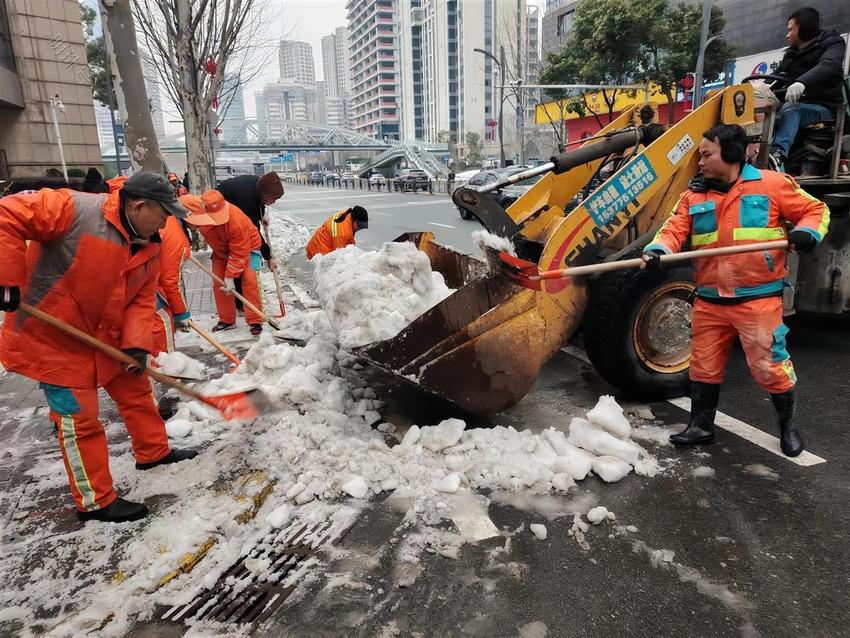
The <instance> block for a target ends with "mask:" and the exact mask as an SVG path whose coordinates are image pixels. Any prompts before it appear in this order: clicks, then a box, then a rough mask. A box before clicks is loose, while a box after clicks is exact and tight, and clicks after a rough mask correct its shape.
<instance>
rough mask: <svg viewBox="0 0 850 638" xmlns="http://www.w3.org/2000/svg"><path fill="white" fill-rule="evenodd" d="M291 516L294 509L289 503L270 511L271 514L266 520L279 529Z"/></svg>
mask: <svg viewBox="0 0 850 638" xmlns="http://www.w3.org/2000/svg"><path fill="white" fill-rule="evenodd" d="M291 518H292V509H291V508H290V507H289V505H281V506H280V507H276V508H275V509H273V510H272V511H271V512H269V515H268V516H266V522H267V523H268V524H269V525H271V526H272V527H273V528H275V529H278V528H279V527H283V526H284V525H286V524H287V523H288V522H289V520H290V519H291Z"/></svg>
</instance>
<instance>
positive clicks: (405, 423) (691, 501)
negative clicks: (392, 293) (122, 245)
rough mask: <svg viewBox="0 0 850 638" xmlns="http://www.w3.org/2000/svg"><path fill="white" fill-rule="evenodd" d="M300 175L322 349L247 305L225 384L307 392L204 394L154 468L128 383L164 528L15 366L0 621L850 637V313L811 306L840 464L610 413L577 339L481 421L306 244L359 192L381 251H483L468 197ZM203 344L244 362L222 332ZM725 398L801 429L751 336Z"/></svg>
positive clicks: (133, 485) (752, 421) (144, 488)
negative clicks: (105, 495) (85, 499)
mask: <svg viewBox="0 0 850 638" xmlns="http://www.w3.org/2000/svg"><path fill="white" fill-rule="evenodd" d="M287 191H288V192H287V195H286V197H285V199H284V200H283V205H282V209H283V210H285V211H288V212H289V213H290V214H291V215H293V217H295V218H297V219H298V220H300V221H301V222H303V224H305V225H306V226H308V227H309V228H301V229H296V228H294V227H293V225H292V224H291V223H289V222H287V223H281V220H280V219H278V220H277V221H273V232H274V233H275V237H274V243H275V247H276V249H277V250H278V252H279V253H289V252H293V253H294V254H293V255H292V256H291V257H290V258H288V259H285V260H282V261H284V262H285V269H286V276H285V277H284V282H285V288H286V297H287V305H288V309H289V313H290V315H291V316H292V317H291V319H290V320H289V322H291V325H290V329H291V330H292V334H293V336H299V337H300V338H302V339H306V338H308V337H310V341H309V342H308V343H307V344H306V346H303V347H302V346H299V345H296V344H294V343H287V342H280V341H273V340H271V339H270V338H269V337H268V336H266V337H264V338H263V339H262V340H261V341H260V342H259V343H258V344H257V345H256V346H255V347H254V348H252V349H251V351H250V352H247V353H246V350H247V347H248V346H249V345H251V344H252V343H254V341H253V340H252V339H250V337H249V335H248V333H247V329H246V327H245V326H244V325H240V326H239V328H238V329H237V330H235V331H232V332H228V333H223V334H222V337H223V339H224V340H225V341H227V342H228V344H229V347H231V348H233V349H234V350H236V351H237V353H238V354H239V356H241V357H244V358H245V363H244V364H243V368H240V371H239V372H237V373H236V374H234V375H227V376H226V377H222V378H220V379H217V380H215V381H213V382H212V384H211V386H210V387H212V388H228V387H237V386H239V385H240V384H249V383H260V384H263V389H264V390H265V391H266V392H267V393H268V394H269V395H270V396H271V397H272V398H273V399H274V400H275V401H276V403H277V404H278V406H279V407H280V411H279V412H278V413H277V414H276V415H272V416H269V417H265V418H263V419H260V420H257V421H256V422H254V423H250V424H225V423H221V422H220V421H219V420H218V419H217V418H216V417H215V415H211V414H210V413H209V412H207V411H206V410H204V409H201V408H199V407H198V406H197V405H196V404H194V403H189V404H183V405H182V406H181V407H180V412H179V414H178V416H177V419H179V420H180V424H181V426H183V427H181V428H179V429H175V432H178V430H179V432H178V433H179V434H180V435H181V438H179V439H176V440H175V445H181V446H198V447H200V448H201V449H202V452H201V454H200V456H199V457H198V458H197V459H195V460H193V461H189V462H184V463H180V464H177V465H174V466H166V467H162V468H157V469H156V470H153V471H150V472H144V473H141V472H137V471H135V470H134V469H133V459H132V455H131V452H130V447H129V441H128V440H127V437H126V434H125V432H124V429H123V427H122V426H121V424H120V420H119V418H118V415H117V414H116V413H115V410H114V406H113V405H112V404H111V403H110V402H109V401H108V400H104V401H103V406H104V414H103V418H104V421H105V422H106V424H107V434H108V436H109V439H110V450H111V459H110V465H111V469H112V474H113V477H114V479H115V481H116V486H117V488H118V490H119V492H120V493H121V494H122V495H125V496H128V497H130V498H136V499H144V500H145V501H146V502H147V503H148V504H149V505H150V506H151V509H152V510H153V512H154V516H152V517H151V518H149V519H148V520H146V521H143V522H139V523H131V524H126V525H120V526H109V525H105V524H98V523H92V524H88V525H86V526H85V527H83V526H80V525H79V524H78V523H77V522H76V520H75V518H74V517H73V513H72V512H71V510H70V498H69V497H68V495H67V493H66V492H67V486H66V479H65V476H64V472H63V469H62V466H61V459H60V457H59V454H58V448H57V446H56V442H55V438H54V435H53V432H52V428H51V427H50V426H49V424H48V421H47V418H46V410H45V408H44V406H43V401H42V399H41V397H40V393H39V392H38V390H37V389H36V388H35V387H34V385H33V384H32V383H30V382H28V381H26V380H21V379H20V378H18V377H15V376H14V375H11V374H0V438H2V440H3V455H2V459H3V463H2V464H0V501H2V504H3V507H2V509H0V512H2V516H3V517H2V523H0V524H2V539H0V552H2V556H3V560H2V567H0V635H3V636H5V635H10V636H11V635H36V634H42V633H46V634H47V635H51V636H54V635H67V636H82V635H97V636H100V635H106V636H110V635H111V636H124V635H130V636H181V635H184V634H189V635H234V634H239V633H240V632H243V631H245V630H246V626H245V625H240V624H238V623H233V622H225V623H223V624H222V623H217V622H214V621H212V620H198V619H199V618H213V617H215V618H221V616H228V614H229V615H230V616H228V617H231V618H238V617H250V616H251V614H252V613H253V611H252V610H254V609H255V608H256V612H257V615H256V616H253V617H255V618H256V617H260V615H259V614H260V612H262V611H263V610H264V609H266V608H268V609H269V610H270V611H269V614H268V617H267V618H266V617H264V618H263V622H262V623H261V624H259V625H257V626H256V627H255V628H254V630H255V635H260V636H281V635H288V636H316V635H328V636H351V635H354V636H409V635H423V636H453V635H474V636H523V637H530V636H576V635H579V636H583V635H586V636H600V635H617V636H619V635H636V636H642V635H652V636H656V635H659V636H668V635H670V636H672V635H676V636H726V635H744V636H800V635H805V636H809V635H811V636H820V635H835V636H838V635H847V633H848V621H847V614H846V612H845V611H844V610H845V607H846V601H847V599H848V596H850V585H848V580H847V574H848V573H850V564H849V563H850V557H848V554H850V553H848V552H847V551H846V537H847V534H846V530H847V529H848V527H850V513H848V509H847V507H846V501H847V494H848V492H850V479H848V476H850V471H849V470H850V461H849V460H848V458H850V454H848V452H850V444H848V440H847V416H846V415H847V412H848V407H850V406H848V405H847V391H846V383H845V381H846V378H847V364H848V361H850V356H848V355H850V343H848V339H847V338H846V330H847V327H846V325H842V324H837V323H834V322H822V321H821V322H817V321H814V320H810V319H804V318H802V319H801V318H791V320H790V321H789V323H790V325H791V328H792V332H791V335H790V339H789V348H790V351H791V353H792V356H793V357H794V361H795V366H796V369H797V372H798V375H799V377H800V382H799V386H798V390H799V399H798V402H799V413H798V422H799V425H800V427H801V430H802V432H803V435H804V437H805V438H806V443H807V446H808V449H809V450H811V451H812V452H813V453H815V454H817V455H819V456H820V457H822V458H823V459H825V461H826V462H823V463H818V464H815V465H810V466H800V465H797V464H794V463H790V462H788V461H787V460H785V459H784V458H780V457H779V456H777V455H775V454H774V453H773V452H771V451H770V450H768V449H765V448H764V447H761V446H760V445H758V444H756V443H753V442H751V441H749V440H747V439H744V438H741V437H739V436H737V435H735V434H733V433H731V432H727V431H723V430H721V431H720V433H719V440H718V443H717V444H715V445H713V446H710V447H707V448H704V449H702V450H687V451H677V450H675V449H673V448H672V447H670V446H669V445H666V444H665V440H666V436H667V434H668V433H669V431H671V430H673V429H675V428H677V427H679V424H681V423H682V422H683V421H684V420H685V419H686V413H685V412H684V411H683V410H682V409H681V408H679V407H676V406H674V405H671V404H670V403H666V402H665V403H659V404H651V405H630V404H624V407H625V415H626V416H627V417H628V424H626V423H625V422H624V421H623V420H622V419H621V417H620V416H619V415H618V413H617V411H616V410H614V409H613V407H612V406H611V404H610V403H609V404H608V408H606V410H604V411H603V414H601V415H600V414H598V413H593V414H591V415H588V418H589V419H590V420H591V421H593V423H590V422H588V421H584V420H583V417H585V415H587V413H588V411H589V410H590V409H591V408H593V407H594V405H596V403H597V400H598V399H599V397H600V396H601V395H605V394H610V393H611V392H612V389H611V388H610V387H608V386H607V385H606V384H605V383H604V382H603V381H602V380H601V379H600V378H599V377H598V376H597V375H596V374H595V372H594V371H593V370H592V368H590V366H588V365H587V364H585V363H584V362H582V361H581V360H580V359H579V358H577V357H576V356H574V355H573V354H570V353H568V352H560V353H558V354H557V355H556V356H555V357H553V359H552V360H551V361H550V362H549V363H548V364H547V365H546V366H545V367H544V370H543V372H542V374H541V375H540V377H539V378H538V380H537V383H536V384H535V386H534V389H533V390H532V392H531V393H530V394H529V395H528V397H526V398H525V399H524V400H523V401H521V402H520V403H519V404H518V405H516V406H515V407H513V408H511V409H510V410H508V411H507V412H505V413H504V414H501V415H499V416H497V417H493V418H491V419H483V418H470V417H468V416H465V415H460V414H457V413H456V411H454V410H452V409H451V408H450V407H448V406H446V405H444V404H442V403H439V402H436V401H434V400H433V399H431V398H430V397H428V396H424V395H422V394H421V393H418V392H416V391H415V390H413V389H411V388H409V387H406V386H404V387H402V386H400V385H398V384H397V382H396V381H395V380H394V379H391V378H387V377H386V376H385V375H383V374H381V373H379V372H377V371H375V370H370V369H364V368H362V367H360V366H359V365H358V363H357V362H356V361H355V360H353V359H351V357H348V356H347V355H346V354H345V353H344V352H342V351H340V350H338V349H337V347H336V345H335V343H334V339H333V336H332V335H331V333H329V332H328V326H327V323H326V322H325V321H324V319H322V317H323V315H322V314H321V312H319V313H315V314H309V313H305V314H299V313H297V312H295V310H296V309H297V308H300V309H305V308H306V309H308V310H309V309H310V308H315V307H316V303H315V301H313V300H312V299H311V298H310V289H311V278H312V266H311V265H310V264H307V263H306V261H305V260H304V258H303V256H302V251H301V250H300V245H301V244H303V242H304V240H305V239H306V237H307V235H308V234H309V232H310V231H311V230H312V229H313V228H314V227H315V226H316V225H318V224H319V223H320V222H321V221H323V220H324V219H325V218H326V217H327V215H328V214H330V212H333V211H334V210H338V209H339V208H343V207H346V206H348V205H351V204H352V203H361V204H363V205H365V206H366V207H367V208H369V209H370V211H371V212H372V219H373V220H374V222H373V224H372V225H371V226H370V228H369V230H368V231H366V233H364V235H363V238H362V241H361V236H360V235H358V243H359V244H360V245H361V246H368V247H375V248H377V247H379V246H380V244H381V242H382V241H384V240H387V239H391V238H393V237H395V236H396V235H397V234H400V233H401V232H407V231H413V230H423V229H425V230H434V232H435V233H436V234H437V236H438V238H439V239H440V240H441V241H442V242H443V243H447V244H453V245H455V246H457V247H458V248H462V249H465V250H471V249H472V242H471V240H470V238H469V233H470V232H471V231H472V230H475V229H477V228H478V225H477V224H476V223H474V222H464V221H463V220H461V219H460V217H459V216H458V215H457V212H456V211H455V209H454V207H453V206H452V205H451V204H450V203H449V201H448V200H447V199H446V198H445V196H436V195H435V196H433V197H429V196H427V195H422V194H419V195H410V194H386V193H384V194H376V193H368V192H367V193H365V194H361V193H360V192H350V193H348V194H346V193H345V191H342V192H339V191H333V190H323V189H315V188H310V189H308V188H306V187H288V188H287ZM340 197H342V198H343V199H342V200H340V199H339V198H340ZM363 198H366V199H363ZM368 202H373V203H374V206H370V204H369V203H368ZM414 203H415V204H417V205H416V206H413V204H414ZM378 206H380V208H377V207H378ZM379 212H380V213H383V214H382V215H380V216H379V215H378V213H379ZM273 219H274V217H273ZM424 225H429V226H430V228H426V227H425V226H424ZM444 226H453V227H454V228H444ZM367 233H368V234H367ZM367 240H368V241H367ZM397 266H398V267H401V266H402V265H401V264H397ZM191 279H192V281H191V285H192V286H193V289H195V290H196V293H195V294H193V297H192V303H193V312H195V315H196V318H197V319H198V321H200V322H201V323H202V324H203V325H207V324H209V323H212V322H213V321H214V319H213V317H212V315H210V314H209V311H210V308H211V307H210V305H209V303H210V302H209V298H208V297H209V294H208V293H207V294H206V296H203V295H202V294H201V293H202V292H203V290H204V285H205V284H204V281H203V279H202V278H200V276H199V274H198V273H197V272H194V271H193V272H192V273H191ZM411 281H413V280H411ZM263 283H264V287H265V288H266V292H267V294H268V293H269V292H270V291H271V290H272V288H271V285H272V284H271V281H270V278H269V277H268V275H264V277H263ZM411 285H413V284H411ZM269 301H271V297H269ZM270 307H274V306H270ZM299 331H300V334H296V333H299ZM178 343H179V344H181V345H182V347H183V348H184V349H185V350H186V352H187V353H189V354H190V355H191V356H193V357H195V358H197V359H199V360H201V361H203V362H204V363H205V364H206V365H207V369H208V370H211V371H214V370H218V371H219V372H221V371H223V370H224V369H225V367H226V362H225V361H223V358H222V357H221V356H219V355H216V354H215V353H213V352H211V351H210V349H209V347H208V346H206V345H205V344H204V343H203V342H202V341H200V339H199V338H197V337H194V336H191V335H183V334H181V335H178ZM213 376H216V375H215V374H214V375H213ZM720 408H721V410H722V411H723V412H724V413H725V414H727V415H729V417H730V418H733V419H737V420H738V421H740V422H743V423H745V424H748V425H749V426H751V427H753V428H756V429H758V430H759V431H762V432H765V433H767V434H771V435H773V434H775V433H776V432H775V429H774V427H773V425H772V420H773V417H772V414H771V407H770V403H769V400H768V399H767V397H765V396H764V395H763V394H762V393H761V392H760V391H759V390H758V389H757V388H756V387H755V385H754V384H753V382H752V380H751V379H750V378H749V374H748V372H747V371H746V367H745V364H744V362H743V357H742V355H741V354H740V352H737V353H736V354H735V356H734V358H733V361H732V363H731V365H730V369H729V371H728V374H727V379H726V383H725V384H724V388H723V394H722V399H721V404H720ZM456 417H460V418H465V420H466V423H465V426H464V425H463V424H462V423H461V422H460V421H458V420H457V418H456ZM446 419H450V420H448V421H446ZM414 424H415V425H416V426H417V427H415V428H414V427H413V425H414ZM437 424H442V425H440V427H438V428H434V427H432V426H436V425H437ZM571 424H572V426H571ZM576 424H578V425H576ZM498 426H502V427H498ZM476 428H478V429H476ZM486 428H492V429H486ZM175 436H176V435H175ZM650 460H651V463H650ZM655 463H657V466H658V467H657V470H659V471H656V468H655V466H654V465H653V464H655ZM588 468H589V469H588ZM602 477H607V479H608V480H613V479H614V478H619V479H620V480H618V481H615V482H606V480H603V478H602ZM187 557H189V558H187ZM193 566H194V567H193ZM290 587H292V589H290ZM263 588H265V589H263ZM252 592H254V593H252ZM262 592H264V593H262ZM266 593H267V594H268V595H269V597H268V598H264V599H261V598H259V596H261V595H266ZM259 600H262V603H260V604H255V603H257V601H259ZM278 603H282V604H281V605H280V606H279V607H276V606H275V605H276V604H278ZM193 618H194V619H193Z"/></svg>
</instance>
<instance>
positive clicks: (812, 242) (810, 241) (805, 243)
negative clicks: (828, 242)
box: [788, 230, 818, 253]
mask: <svg viewBox="0 0 850 638" xmlns="http://www.w3.org/2000/svg"><path fill="white" fill-rule="evenodd" d="M788 245H789V246H790V247H791V248H793V249H794V250H796V251H798V252H801V253H810V252H812V251H813V250H814V249H815V246H817V245H818V242H817V240H816V239H815V236H814V235H812V234H811V233H810V232H807V231H805V230H792V231H791V232H790V233H788Z"/></svg>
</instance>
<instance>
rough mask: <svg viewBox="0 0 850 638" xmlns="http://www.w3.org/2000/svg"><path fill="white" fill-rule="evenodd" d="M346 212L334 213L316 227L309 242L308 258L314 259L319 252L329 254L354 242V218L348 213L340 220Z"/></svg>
mask: <svg viewBox="0 0 850 638" xmlns="http://www.w3.org/2000/svg"><path fill="white" fill-rule="evenodd" d="M344 213H345V211H344V210H341V211H339V212H336V213H334V214H333V215H331V216H330V217H328V219H326V220H325V222H324V223H323V224H322V225H321V226H319V228H317V229H316V232H315V233H313V236H312V237H311V238H310V241H308V242H307V259H312V258H313V256H314V255H317V254H322V255H327V254H328V253H329V252H331V251H334V250H337V249H338V248H345V247H346V246H350V245H351V244H353V243H354V220H353V219H352V217H351V215H350V214H349V215H346V216H345V219H343V220H341V221H338V220H339V218H340V217H341V216H342V215H343V214H344Z"/></svg>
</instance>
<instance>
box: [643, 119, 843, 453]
mask: <svg viewBox="0 0 850 638" xmlns="http://www.w3.org/2000/svg"><path fill="white" fill-rule="evenodd" d="M746 146H747V138H746V134H745V132H744V129H742V128H741V127H740V126H738V125H736V124H732V125H718V126H715V127H714V128H712V129H710V130H708V131H706V132H705V133H704V134H703V139H702V140H701V141H700V145H699V168H700V171H701V172H700V174H698V175H697V176H696V177H695V178H694V179H693V180H691V182H690V184H689V190H687V191H685V193H684V194H683V195H682V197H681V199H680V200H679V203H678V204H677V205H676V208H675V209H674V210H673V213H672V215H671V216H670V217H669V218H668V219H667V221H666V222H665V223H664V225H663V226H662V227H661V229H660V230H659V231H658V234H656V236H655V239H654V240H653V241H652V243H650V244H649V245H648V246H647V247H646V248H645V249H644V251H645V254H644V260H645V262H646V267H647V268H658V267H659V266H660V263H661V262H660V255H663V254H671V253H675V252H679V251H680V250H681V248H682V246H683V244H685V243H686V242H690V244H691V247H692V249H693V250H697V251H698V250H701V249H707V248H717V247H722V246H738V245H742V244H743V245H746V244H750V243H755V242H761V241H767V240H777V239H780V240H781V239H784V238H785V236H786V231H785V223H786V221H787V222H790V223H791V224H793V228H792V230H791V232H790V233H788V244H789V246H790V248H791V249H792V250H798V251H801V252H810V251H812V250H814V248H815V247H816V246H817V244H818V242H820V241H821V240H822V239H823V236H824V235H825V234H826V232H827V229H828V227H829V208H827V206H826V204H824V203H823V202H821V201H820V200H817V199H815V198H814V197H812V196H811V195H809V194H808V193H806V192H805V191H804V190H803V189H801V188H800V187H799V186H798V185H797V182H795V181H794V179H793V178H792V177H790V176H789V175H784V174H781V173H775V172H772V171H760V170H758V169H756V168H754V167H753V166H751V165H749V164H746V163H745V160H746ZM694 271H695V274H696V284H697V290H696V294H697V299H696V301H695V302H694V307H693V313H692V316H691V333H692V339H693V342H692V348H691V363H690V378H691V417H690V423H689V424H688V427H687V428H686V429H685V430H684V431H682V432H680V433H679V434H674V435H673V436H671V437H670V441H671V442H672V443H674V444H675V445H699V444H704V443H712V442H713V441H714V416H715V413H716V411H717V403H718V400H719V398H720V384H721V382H722V381H723V373H724V370H725V368H726V362H727V361H728V359H729V353H730V351H731V349H732V344H733V343H734V341H735V337H738V338H740V340H741V345H742V346H743V347H744V353H745V354H746V357H747V365H748V366H749V368H750V372H751V373H752V375H753V378H754V379H755V381H756V383H758V384H759V385H760V386H761V387H762V388H764V389H765V390H766V391H767V392H769V393H770V396H771V398H772V399H773V405H774V407H775V408H776V412H777V414H778V417H779V430H780V444H781V447H782V452H783V453H784V454H785V455H787V456H797V455H798V454H800V453H801V452H802V451H803V439H802V437H801V436H800V434H799V432H798V431H797V429H796V428H794V427H793V424H792V420H793V416H794V384H795V383H796V380H797V377H796V375H795V374H794V366H793V365H792V363H791V358H790V356H789V355H788V350H787V349H786V347H785V336H786V334H787V333H788V328H787V327H786V326H785V324H784V323H783V322H782V292H783V289H784V287H785V281H784V280H785V276H786V274H787V271H786V268H785V250H784V249H780V250H770V251H763V252H750V253H742V254H737V255H729V256H721V257H707V258H705V259H701V260H697V261H695V262H694Z"/></svg>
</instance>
